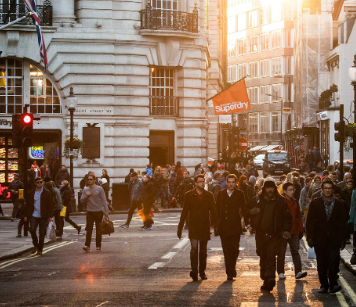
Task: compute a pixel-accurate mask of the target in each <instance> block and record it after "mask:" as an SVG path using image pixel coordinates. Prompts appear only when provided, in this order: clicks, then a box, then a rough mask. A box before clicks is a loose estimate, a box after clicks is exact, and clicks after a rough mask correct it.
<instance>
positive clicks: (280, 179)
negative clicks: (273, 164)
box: [279, 174, 287, 181]
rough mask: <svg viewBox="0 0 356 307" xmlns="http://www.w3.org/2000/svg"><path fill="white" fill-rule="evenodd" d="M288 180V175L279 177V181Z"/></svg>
mask: <svg viewBox="0 0 356 307" xmlns="http://www.w3.org/2000/svg"><path fill="white" fill-rule="evenodd" d="M286 178H287V175H286V174H283V175H280V176H279V181H284V180H286Z"/></svg>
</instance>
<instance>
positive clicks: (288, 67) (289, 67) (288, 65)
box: [285, 56, 293, 75]
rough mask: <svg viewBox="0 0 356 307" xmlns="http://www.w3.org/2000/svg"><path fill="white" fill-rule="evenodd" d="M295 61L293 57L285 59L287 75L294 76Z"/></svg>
mask: <svg viewBox="0 0 356 307" xmlns="http://www.w3.org/2000/svg"><path fill="white" fill-rule="evenodd" d="M292 65H293V61H292V57H291V56H287V57H285V74H286V75H292V74H293V67H292Z"/></svg>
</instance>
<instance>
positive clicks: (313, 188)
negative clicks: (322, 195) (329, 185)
mask: <svg viewBox="0 0 356 307" xmlns="http://www.w3.org/2000/svg"><path fill="white" fill-rule="evenodd" d="M320 189H321V183H319V184H316V183H313V184H312V185H311V186H310V188H309V190H308V194H307V198H308V200H309V201H311V199H312V196H313V194H314V193H315V192H317V191H319V190H320Z"/></svg>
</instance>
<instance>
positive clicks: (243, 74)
mask: <svg viewBox="0 0 356 307" xmlns="http://www.w3.org/2000/svg"><path fill="white" fill-rule="evenodd" d="M237 69H238V73H239V75H238V79H242V78H244V77H246V76H247V64H239V65H238V67H237Z"/></svg>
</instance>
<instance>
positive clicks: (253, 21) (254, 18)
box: [248, 10, 258, 28]
mask: <svg viewBox="0 0 356 307" xmlns="http://www.w3.org/2000/svg"><path fill="white" fill-rule="evenodd" d="M257 26H258V11H257V10H255V11H251V12H249V13H248V27H249V28H256V27H257Z"/></svg>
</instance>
